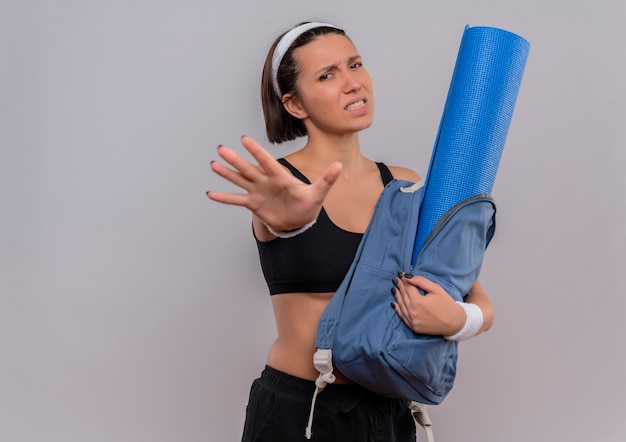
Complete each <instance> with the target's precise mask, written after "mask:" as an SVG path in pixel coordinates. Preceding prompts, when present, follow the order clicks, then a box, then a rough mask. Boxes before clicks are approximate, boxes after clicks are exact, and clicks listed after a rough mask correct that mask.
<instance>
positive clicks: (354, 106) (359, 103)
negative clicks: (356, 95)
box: [346, 100, 365, 110]
mask: <svg viewBox="0 0 626 442" xmlns="http://www.w3.org/2000/svg"><path fill="white" fill-rule="evenodd" d="M363 106H365V101H363V100H361V101H357V102H356V103H352V104H350V105H348V106H346V110H354V109H358V108H360V107H363Z"/></svg>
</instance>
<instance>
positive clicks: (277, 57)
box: [272, 21, 338, 98]
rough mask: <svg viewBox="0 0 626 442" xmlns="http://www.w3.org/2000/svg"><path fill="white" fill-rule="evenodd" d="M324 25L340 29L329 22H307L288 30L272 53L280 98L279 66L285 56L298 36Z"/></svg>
mask: <svg viewBox="0 0 626 442" xmlns="http://www.w3.org/2000/svg"><path fill="white" fill-rule="evenodd" d="M323 27H329V28H335V29H338V28H337V26H335V25H331V24H329V23H320V22H316V21H314V22H311V23H305V24H303V25H300V26H296V27H295V28H293V29H291V30H290V31H288V32H286V33H285V35H283V36H282V38H281V39H280V41H279V42H278V44H277V45H276V47H275V48H274V55H272V86H274V92H276V95H277V96H278V98H282V94H281V93H280V87H279V86H278V67H279V66H280V63H281V61H283V57H284V56H285V54H286V53H287V51H288V50H289V48H290V47H291V45H292V44H293V42H294V41H296V40H297V39H298V37H300V36H301V35H302V34H304V33H305V32H306V31H308V30H310V29H313V28H323Z"/></svg>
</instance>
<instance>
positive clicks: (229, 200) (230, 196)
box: [206, 191, 248, 207]
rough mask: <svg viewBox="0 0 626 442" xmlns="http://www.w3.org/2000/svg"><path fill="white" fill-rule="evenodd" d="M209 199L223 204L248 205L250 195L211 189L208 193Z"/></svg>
mask: <svg viewBox="0 0 626 442" xmlns="http://www.w3.org/2000/svg"><path fill="white" fill-rule="evenodd" d="M206 195H207V196H208V197H209V199H211V200H213V201H216V202H218V203H222V204H230V205H233V206H242V207H246V204H247V202H248V196H247V195H242V194H239V193H224V192H213V191H209V192H207V193H206Z"/></svg>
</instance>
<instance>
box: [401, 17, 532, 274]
mask: <svg viewBox="0 0 626 442" xmlns="http://www.w3.org/2000/svg"><path fill="white" fill-rule="evenodd" d="M529 49H530V44H529V43H528V42H527V41H526V40H525V39H523V38H522V37H520V36H518V35H516V34H513V33H511V32H508V31H505V30H502V29H497V28H491V27H469V26H467V27H466V28H465V31H464V32H463V37H462V39H461V46H460V49H459V53H458V56H457V60H456V64H455V67H454V72H453V75H452V81H451V83H450V88H449V91H448V96H447V98H446V103H445V107H444V111H443V116H442V118H441V122H440V125H439V131H438V133H437V138H436V140H435V146H434V149H433V153H432V156H431V159H430V164H429V167H428V172H427V174H426V180H425V188H424V193H423V198H422V202H421V206H420V215H419V224H418V226H417V232H416V239H415V247H414V252H413V262H415V260H416V258H417V255H418V254H419V251H420V250H421V248H422V246H423V245H424V242H425V241H426V239H427V238H428V235H429V234H430V233H431V231H432V230H433V228H434V227H435V226H436V224H437V223H438V222H439V220H440V219H441V218H442V217H443V215H444V214H445V213H446V212H447V211H448V210H449V209H450V208H452V207H454V206H455V205H456V204H457V203H459V202H461V201H463V200H465V199H467V198H470V197H472V196H475V195H479V194H491V191H492V188H493V184H494V181H495V178H496V172H497V170H498V166H499V164H500V158H501V156H502V151H503V149H504V143H505V141H506V136H507V133H508V130H509V126H510V123H511V118H512V116H513V109H514V107H515V102H516V100H517V95H518V92H519V88H520V84H521V81H522V76H523V74H524V68H525V66H526V59H527V58H528V51H529Z"/></svg>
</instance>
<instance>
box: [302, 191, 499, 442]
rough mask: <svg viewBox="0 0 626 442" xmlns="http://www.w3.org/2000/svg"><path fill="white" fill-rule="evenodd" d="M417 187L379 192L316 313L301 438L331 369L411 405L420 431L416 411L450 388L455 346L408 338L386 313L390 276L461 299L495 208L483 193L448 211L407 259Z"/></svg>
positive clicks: (418, 198)
mask: <svg viewBox="0 0 626 442" xmlns="http://www.w3.org/2000/svg"><path fill="white" fill-rule="evenodd" d="M423 189H424V186H423V182H419V183H411V182H408V181H403V180H393V181H391V182H390V183H389V184H387V186H385V189H384V190H383V192H382V193H381V195H380V197H379V199H378V201H377V203H376V207H375V210H374V214H373V216H372V220H371V222H370V224H369V226H368V228H367V230H366V231H365V234H364V236H363V239H362V240H361V243H360V245H359V247H358V249H357V252H356V256H355V258H354V261H353V262H352V265H351V266H350V269H349V270H348V273H347V274H346V277H345V279H344V280H343V282H342V284H341V285H340V286H339V289H338V290H337V291H336V292H335V294H334V295H333V297H332V299H331V300H330V302H329V304H328V305H327V307H326V309H325V310H324V313H323V314H322V317H321V319H320V321H319V323H318V329H317V340H316V347H317V349H318V350H317V351H316V353H315V356H314V365H315V367H316V368H317V370H318V371H319V372H320V376H319V377H318V379H317V381H316V385H317V388H316V391H315V393H314V396H313V403H312V406H311V415H310V417H309V425H308V427H307V430H306V435H307V437H308V438H310V437H311V426H312V421H313V409H314V407H315V400H316V397H317V394H318V393H319V392H321V391H322V389H323V388H324V386H325V385H326V384H327V383H332V382H334V380H335V376H334V375H333V372H332V371H333V363H334V365H335V366H336V367H337V368H338V369H339V370H340V371H341V372H342V373H343V374H344V375H345V376H347V377H348V378H349V379H351V380H352V381H354V382H356V383H357V384H360V385H362V386H364V387H365V388H367V389H368V390H371V391H373V392H375V393H378V394H380V395H383V396H386V397H391V398H398V399H407V400H409V401H413V406H414V407H417V408H414V415H415V416H416V419H417V420H418V423H420V424H421V425H422V426H424V428H426V430H427V432H428V431H431V430H430V422H429V418H428V414H427V413H426V412H425V409H424V408H423V407H421V405H422V404H439V403H441V401H443V399H444V398H445V397H446V396H447V394H448V393H449V392H450V390H451V389H452V387H453V384H454V379H455V375H456V362H457V357H458V347H457V346H458V343H457V342H456V341H448V340H446V339H445V338H444V337H443V336H433V335H425V334H419V333H415V332H413V331H412V330H411V329H410V328H409V327H408V326H407V325H406V324H405V323H404V322H403V321H402V320H401V319H400V317H399V316H398V314H397V313H396V312H395V311H394V310H393V309H391V308H390V303H391V302H393V301H395V298H394V297H393V295H392V294H391V290H390V289H391V287H393V282H392V278H393V277H394V276H397V275H398V272H405V273H412V274H414V275H417V276H424V277H426V278H428V279H430V280H432V281H434V282H436V283H437V284H439V285H441V286H442V287H443V288H444V289H445V290H446V291H447V292H448V294H450V296H452V297H453V298H454V299H455V300H456V301H462V300H463V297H464V296H465V295H466V294H468V293H469V290H470V288H471V286H472V285H473V284H474V282H475V281H476V280H477V278H478V274H479V273H480V268H481V266H482V261H483V256H484V252H485V249H486V248H487V245H488V244H489V241H490V240H491V238H492V237H493V234H494V232H495V212H496V208H495V204H494V202H493V200H492V198H491V197H490V196H489V195H486V194H478V195H476V196H473V197H470V198H467V199H465V200H463V201H461V202H460V203H458V204H456V205H454V206H453V207H452V208H451V209H449V210H448V212H447V213H446V214H445V215H444V216H443V217H441V219H440V221H439V222H438V223H437V225H436V226H435V227H434V229H433V230H432V233H431V234H430V235H429V236H428V238H427V239H426V240H425V242H424V244H423V246H422V248H421V250H420V252H419V254H417V256H416V257H414V255H413V250H414V245H415V235H416V230H417V224H418V219H419V211H420V203H421V196H422V192H423ZM420 417H421V420H422V421H421V422H420ZM424 421H425V422H424ZM430 438H431V433H429V440H431V439H430Z"/></svg>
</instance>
